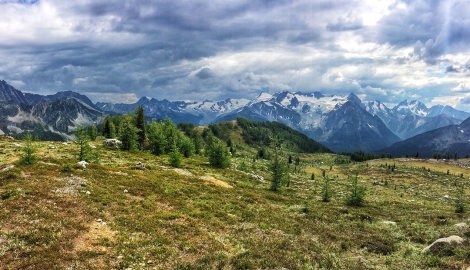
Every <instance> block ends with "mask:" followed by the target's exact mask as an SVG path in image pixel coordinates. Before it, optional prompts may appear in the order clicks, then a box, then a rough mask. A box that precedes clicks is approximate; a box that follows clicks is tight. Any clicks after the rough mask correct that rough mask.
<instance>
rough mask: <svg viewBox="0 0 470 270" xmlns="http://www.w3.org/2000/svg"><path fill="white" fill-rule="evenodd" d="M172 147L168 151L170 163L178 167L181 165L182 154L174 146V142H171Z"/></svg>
mask: <svg viewBox="0 0 470 270" xmlns="http://www.w3.org/2000/svg"><path fill="white" fill-rule="evenodd" d="M172 148H173V149H172V150H171V152H170V165H171V166H173V167H175V168H179V167H180V166H181V159H182V155H181V153H180V151H179V149H178V147H177V146H176V143H173V147H172Z"/></svg>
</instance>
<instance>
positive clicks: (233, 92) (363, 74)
mask: <svg viewBox="0 0 470 270" xmlns="http://www.w3.org/2000/svg"><path fill="white" fill-rule="evenodd" d="M469 6H470V5H468V3H467V2H465V1H463V0H455V1H444V0H440V1H431V2H429V1H424V0H417V1H399V0H388V1H375V0H372V1H368V0H366V1H347V0H338V1H328V0H318V1H310V0H295V1H292V0H280V1H267V0H259V1H251V0H235V1H225V0H214V1H184V0H146V1H119V0H108V1H94V0H83V1H61V0H47V1H46V0H44V1H34V0H25V1H20V2H19V1H10V0H8V1H6V0H3V1H2V0H0V9H1V10H2V16H1V17H0V31H1V32H2V39H1V40H0V79H5V80H7V81H8V82H14V84H15V86H17V87H19V88H20V90H24V91H28V92H34V93H42V94H50V93H55V92H57V91H63V90H73V91H77V92H82V93H90V95H92V99H93V100H94V101H106V100H111V99H113V100H114V99H119V100H121V101H123V100H134V97H140V96H151V97H155V98H159V99H163V98H167V99H196V100H201V99H206V98H207V99H213V100H217V99H225V98H227V97H245V98H251V97H255V96H256V95H257V94H258V92H259V91H269V92H272V93H273V92H277V91H284V90H289V91H302V92H313V91H320V92H323V93H325V94H349V93H350V92H356V93H358V94H361V95H363V96H364V97H366V98H367V99H380V100H383V99H384V98H385V97H386V98H387V99H388V100H387V101H388V102H399V101H401V100H399V99H405V98H409V97H411V96H421V97H423V99H426V100H428V101H430V100H432V98H433V97H434V96H437V95H442V96H445V95H449V93H448V92H449V90H448V89H454V88H455V89H457V88H458V85H459V84H460V83H464V82H466V81H465V80H466V78H467V77H465V76H467V75H468V72H469V71H470V65H469V64H468V63H469V59H468V54H469V53H470V49H469V48H470V47H469V46H468V45H469V43H470V32H469V31H470V30H469V29H470V21H469V20H468V19H467V14H470V10H469ZM465 55H467V58H465V59H464V57H465ZM456 70H458V71H459V73H456V72H455V71H456ZM444 71H447V73H449V74H448V75H447V76H446V75H445V73H444ZM450 73H452V75H450ZM463 89H464V88H462V89H461V90H452V91H461V92H463V91H466V90H463ZM465 89H467V88H465ZM452 91H451V92H452ZM100 93H102V94H101V95H100ZM113 94H115V95H113ZM115 97H119V98H115Z"/></svg>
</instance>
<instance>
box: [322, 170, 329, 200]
mask: <svg viewBox="0 0 470 270" xmlns="http://www.w3.org/2000/svg"><path fill="white" fill-rule="evenodd" d="M321 194H322V201H323V202H329V201H330V200H331V188H330V178H328V176H326V177H325V182H324V183H323V187H322V192H321Z"/></svg>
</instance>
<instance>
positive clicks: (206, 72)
mask: <svg viewBox="0 0 470 270" xmlns="http://www.w3.org/2000/svg"><path fill="white" fill-rule="evenodd" d="M196 77H198V78H199V79H201V80H206V79H209V78H212V77H214V73H213V72H212V70H211V69H210V68H203V69H201V70H200V71H199V72H198V73H196Z"/></svg>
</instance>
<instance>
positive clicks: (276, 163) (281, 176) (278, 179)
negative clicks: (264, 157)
mask: <svg viewBox="0 0 470 270" xmlns="http://www.w3.org/2000/svg"><path fill="white" fill-rule="evenodd" d="M271 152H272V156H271V164H270V167H269V169H270V172H271V190H272V191H278V190H280V189H281V187H282V185H285V184H286V181H287V180H288V173H289V172H288V165H287V164H286V162H285V161H284V159H283V157H282V150H281V143H280V141H279V139H278V137H275V138H274V139H273V140H272V141H271Z"/></svg>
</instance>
